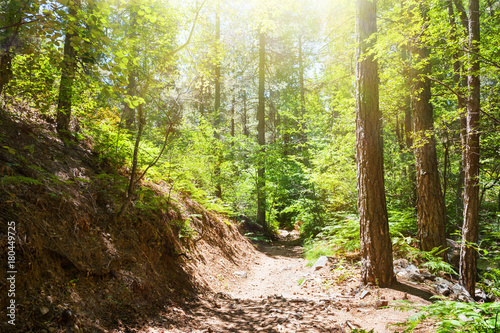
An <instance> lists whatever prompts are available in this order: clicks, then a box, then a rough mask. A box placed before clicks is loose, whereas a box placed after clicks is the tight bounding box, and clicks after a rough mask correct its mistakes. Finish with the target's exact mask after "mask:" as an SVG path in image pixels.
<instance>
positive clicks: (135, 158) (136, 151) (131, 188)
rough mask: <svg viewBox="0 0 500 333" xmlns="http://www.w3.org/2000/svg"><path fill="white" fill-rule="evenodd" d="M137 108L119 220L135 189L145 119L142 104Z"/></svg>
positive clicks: (130, 201)
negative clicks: (130, 161)
mask: <svg viewBox="0 0 500 333" xmlns="http://www.w3.org/2000/svg"><path fill="white" fill-rule="evenodd" d="M137 110H138V112H139V124H138V129H137V136H136V138H135V145H134V152H133V155H132V171H131V172H130V180H129V185H128V189H127V196H126V197H125V202H124V203H123V205H122V207H121V208H120V211H119V212H118V214H117V216H116V220H117V221H120V220H121V219H122V218H123V216H125V213H126V212H127V209H128V207H129V206H130V204H131V203H132V197H133V195H134V190H135V183H136V179H137V172H138V171H137V162H138V156H139V145H140V143H141V139H142V132H143V129H144V125H145V124H146V119H145V117H144V114H143V107H142V104H140V105H139V106H138V107H137Z"/></svg>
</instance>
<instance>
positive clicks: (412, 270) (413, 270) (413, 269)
mask: <svg viewBox="0 0 500 333" xmlns="http://www.w3.org/2000/svg"><path fill="white" fill-rule="evenodd" d="M405 269H406V271H407V272H409V273H420V271H419V270H418V268H417V266H415V265H408V266H406V268H405Z"/></svg>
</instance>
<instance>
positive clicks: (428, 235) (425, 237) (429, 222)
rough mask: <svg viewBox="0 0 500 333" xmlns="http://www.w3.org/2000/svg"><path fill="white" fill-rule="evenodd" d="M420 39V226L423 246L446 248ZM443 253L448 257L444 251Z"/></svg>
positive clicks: (427, 69)
mask: <svg viewBox="0 0 500 333" xmlns="http://www.w3.org/2000/svg"><path fill="white" fill-rule="evenodd" d="M424 10H425V9H424ZM424 16H425V13H424ZM424 20H425V18H424ZM417 43H419V41H418V40H417V41H416V42H415V43H414V44H413V45H412V47H411V50H412V54H413V58H414V59H415V60H414V61H415V64H414V65H415V68H418V69H415V70H414V76H413V96H414V99H415V100H414V103H413V107H414V115H415V119H414V122H415V123H414V131H415V142H414V146H415V148H414V152H415V167H416V174H417V226H418V238H419V240H420V248H421V249H422V250H423V251H431V250H432V249H433V248H436V247H437V248H440V249H445V248H446V220H445V217H446V212H445V205H444V197H443V192H442V191H441V183H440V180H439V169H438V163H437V154H436V139H435V136H434V119H433V110H432V104H431V102H430V100H431V97H432V96H431V82H430V80H429V79H428V78H427V76H428V75H430V73H431V65H430V63H429V50H428V49H427V48H426V47H424V46H419V45H416V44H417ZM441 256H442V258H443V259H446V253H445V251H443V252H442V253H441Z"/></svg>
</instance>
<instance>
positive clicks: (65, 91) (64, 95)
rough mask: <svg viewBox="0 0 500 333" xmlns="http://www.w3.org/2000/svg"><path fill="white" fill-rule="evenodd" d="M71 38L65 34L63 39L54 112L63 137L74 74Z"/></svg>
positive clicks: (69, 111) (57, 126) (69, 114)
mask: <svg viewBox="0 0 500 333" xmlns="http://www.w3.org/2000/svg"><path fill="white" fill-rule="evenodd" d="M73 36H74V34H73V33H71V32H67V33H66V36H65V39H64V58H63V60H62V65H61V82H60V85H59V97H58V102H57V111H56V128H57V132H58V133H59V134H62V135H65V136H66V135H69V123H70V120H71V102H72V99H73V82H74V80H75V72H76V51H75V48H74V47H73V46H72V45H71V39H72V37H73Z"/></svg>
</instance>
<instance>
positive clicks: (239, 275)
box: [234, 271, 248, 279]
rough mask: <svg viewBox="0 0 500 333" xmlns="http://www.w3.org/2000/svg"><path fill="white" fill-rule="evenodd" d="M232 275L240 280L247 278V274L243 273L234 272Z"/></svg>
mask: <svg viewBox="0 0 500 333" xmlns="http://www.w3.org/2000/svg"><path fill="white" fill-rule="evenodd" d="M234 275H236V276H237V277H240V278H245V279H246V278H247V277H248V274H247V272H244V271H237V272H234Z"/></svg>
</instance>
